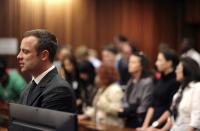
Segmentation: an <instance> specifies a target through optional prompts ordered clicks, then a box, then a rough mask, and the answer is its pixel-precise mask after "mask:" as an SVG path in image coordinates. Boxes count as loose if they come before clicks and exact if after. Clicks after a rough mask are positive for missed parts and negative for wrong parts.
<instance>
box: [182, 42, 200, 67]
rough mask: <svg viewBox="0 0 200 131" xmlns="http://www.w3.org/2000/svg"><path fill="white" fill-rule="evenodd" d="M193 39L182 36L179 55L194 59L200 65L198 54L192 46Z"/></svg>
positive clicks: (199, 55)
mask: <svg viewBox="0 0 200 131" xmlns="http://www.w3.org/2000/svg"><path fill="white" fill-rule="evenodd" d="M194 44H195V43H194V41H193V40H192V39H189V38H184V39H183V42H182V43H181V48H180V51H181V57H190V58H192V59H193V60H195V61H196V62H197V63H198V64H199V66H200V54H199V52H198V51H197V50H195V48H194Z"/></svg>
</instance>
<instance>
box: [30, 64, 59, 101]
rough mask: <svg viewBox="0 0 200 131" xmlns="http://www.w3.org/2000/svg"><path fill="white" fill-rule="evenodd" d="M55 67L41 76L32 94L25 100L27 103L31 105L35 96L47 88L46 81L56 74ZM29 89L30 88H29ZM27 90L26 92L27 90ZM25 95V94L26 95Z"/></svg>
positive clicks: (35, 98)
mask: <svg viewBox="0 0 200 131" xmlns="http://www.w3.org/2000/svg"><path fill="white" fill-rule="evenodd" d="M57 74H58V72H57V69H56V68H54V69H53V70H51V71H50V72H49V73H48V74H47V75H45V76H44V78H42V80H41V81H40V82H39V84H38V85H37V86H36V89H35V90H34V91H33V95H32V96H31V98H30V100H28V101H27V104H28V105H32V104H33V103H34V102H35V101H36V100H37V98H38V97H39V96H40V95H41V94H42V92H43V91H44V90H45V89H46V88H48V87H47V86H48V83H49V82H50V81H51V80H52V78H53V77H54V76H55V75H57ZM29 91H30V89H29ZM29 91H28V92H29ZM26 97H27V96H26Z"/></svg>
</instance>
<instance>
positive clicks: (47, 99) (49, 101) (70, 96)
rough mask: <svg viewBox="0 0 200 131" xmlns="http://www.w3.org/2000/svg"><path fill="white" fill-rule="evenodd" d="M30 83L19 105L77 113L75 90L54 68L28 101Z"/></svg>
mask: <svg viewBox="0 0 200 131" xmlns="http://www.w3.org/2000/svg"><path fill="white" fill-rule="evenodd" d="M30 85H31V83H29V84H28V85H27V87H26V88H25V90H24V92H23V93H22V95H21V97H20V100H19V104H24V105H29V106H34V107H41V108H47V109H53V110H58V111H65V112H71V113H75V112H76V103H75V94H74V92H73V89H72V88H71V86H70V85H69V83H67V82H66V81H65V80H63V79H62V78H61V77H60V76H59V75H58V72H57V69H56V68H54V69H53V70H51V71H50V72H49V73H48V74H47V75H46V76H45V77H44V78H43V79H42V80H41V81H40V82H39V84H38V85H37V86H36V88H35V89H34V91H33V94H32V96H31V97H30V98H29V99H27V97H28V94H29V91H30Z"/></svg>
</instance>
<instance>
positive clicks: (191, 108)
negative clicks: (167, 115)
mask: <svg viewBox="0 0 200 131" xmlns="http://www.w3.org/2000/svg"><path fill="white" fill-rule="evenodd" d="M176 79H177V80H178V81H180V82H181V86H180V89H179V91H178V92H177V93H176V94H175V95H174V102H173V104H172V112H173V114H175V116H177V118H176V121H175V122H174V124H173V127H172V129H171V130H172V131H186V130H187V131H199V130H200V106H199V100H200V68H199V65H198V63H197V62H196V61H194V60H192V59H191V58H183V59H181V61H180V63H179V65H178V66H177V69H176ZM176 111H177V113H176Z"/></svg>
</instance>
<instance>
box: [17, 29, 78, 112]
mask: <svg viewBox="0 0 200 131" xmlns="http://www.w3.org/2000/svg"><path fill="white" fill-rule="evenodd" d="M56 49H57V40H56V37H55V35H54V34H53V33H50V32H48V31H47V30H43V29H36V30H31V31H27V32H25V33H24V36H23V39H22V42H21V46H20V52H19V54H18V56H17V59H18V61H19V66H20V68H21V71H22V72H29V73H31V74H32V81H31V82H30V83H29V84H28V85H27V87H26V89H25V90H24V92H23V93H22V95H21V97H20V100H19V104H24V105H29V106H35V107H41V108H47V109H53V110H58V111H65V112H71V113H75V112H76V105H75V95H74V92H73V90H72V88H71V87H70V85H69V84H68V83H67V82H66V81H64V80H63V79H61V78H60V77H59V76H58V72H57V69H56V68H55V66H54V65H53V60H54V57H55V55H56Z"/></svg>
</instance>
